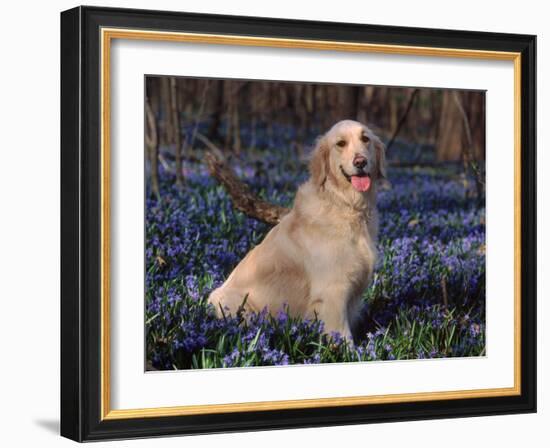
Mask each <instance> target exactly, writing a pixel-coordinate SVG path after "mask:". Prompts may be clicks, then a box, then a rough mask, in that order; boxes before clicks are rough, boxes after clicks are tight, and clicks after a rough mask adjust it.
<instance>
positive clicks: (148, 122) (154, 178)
mask: <svg viewBox="0 0 550 448" xmlns="http://www.w3.org/2000/svg"><path fill="white" fill-rule="evenodd" d="M145 147H146V150H147V154H148V156H149V163H150V164H151V188H152V190H153V193H154V194H155V195H156V196H157V199H160V188H159V175H158V169H159V168H158V160H159V138H158V126H157V119H156V118H155V114H154V113H153V109H152V108H151V105H150V103H149V98H146V99H145Z"/></svg>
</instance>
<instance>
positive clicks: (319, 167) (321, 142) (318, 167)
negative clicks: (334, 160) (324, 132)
mask: <svg viewBox="0 0 550 448" xmlns="http://www.w3.org/2000/svg"><path fill="white" fill-rule="evenodd" d="M328 164H329V146H328V142H327V139H326V137H324V136H323V137H320V138H319V139H318V140H317V145H316V146H315V149H314V150H313V152H312V154H311V159H310V161H309V172H310V174H311V180H312V182H313V183H314V184H315V186H317V187H319V188H320V187H322V186H323V185H324V184H325V182H326V180H327V176H328V170H329V166H328Z"/></svg>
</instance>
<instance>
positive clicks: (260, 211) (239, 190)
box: [197, 133, 290, 225]
mask: <svg viewBox="0 0 550 448" xmlns="http://www.w3.org/2000/svg"><path fill="white" fill-rule="evenodd" d="M197 139H199V140H200V141H202V142H203V143H204V144H205V145H206V146H207V147H208V151H207V152H206V154H205V160H206V166H207V167H208V171H209V172H210V175H211V176H212V177H213V178H214V179H216V180H217V181H218V182H219V183H220V184H222V185H223V186H224V188H225V190H226V191H227V193H228V194H229V197H230V198H231V201H232V202H233V206H234V207H235V208H236V209H237V210H240V211H241V212H243V213H244V214H245V215H247V216H250V217H251V218H254V219H256V220H258V221H261V222H265V223H267V224H270V225H276V224H278V223H279V221H280V220H281V218H282V217H283V216H284V215H286V214H287V213H288V212H289V211H290V209H288V208H286V207H281V206H280V205H275V204H272V203H270V202H267V201H264V200H263V199H260V198H259V197H258V196H257V195H256V194H254V193H253V192H252V190H250V187H249V186H248V185H246V184H245V183H244V182H243V181H242V180H241V179H239V178H238V177H237V175H236V174H235V172H234V171H233V170H232V169H231V167H230V166H229V165H228V164H227V162H226V161H225V158H224V157H223V153H222V151H221V150H220V149H219V148H217V147H216V146H215V145H214V144H213V143H212V142H211V141H210V140H208V139H207V138H206V137H205V136H204V135H202V134H199V133H197Z"/></svg>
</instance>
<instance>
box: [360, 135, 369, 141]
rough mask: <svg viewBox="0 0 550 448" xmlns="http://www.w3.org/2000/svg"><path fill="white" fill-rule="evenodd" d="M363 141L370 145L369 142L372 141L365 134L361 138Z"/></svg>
mask: <svg viewBox="0 0 550 448" xmlns="http://www.w3.org/2000/svg"><path fill="white" fill-rule="evenodd" d="M361 141H363V142H365V143H368V142H369V141H370V139H369V138H368V137H367V136H366V135H365V134H363V135H362V136H361Z"/></svg>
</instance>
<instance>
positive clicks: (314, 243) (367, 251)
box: [208, 120, 386, 343]
mask: <svg viewBox="0 0 550 448" xmlns="http://www.w3.org/2000/svg"><path fill="white" fill-rule="evenodd" d="M309 171H310V178H309V180H308V181H307V182H306V183H304V184H303V185H301V186H300V187H299V189H298V191H297V193H296V197H295V200H294V205H293V207H292V209H291V211H290V212H289V213H288V214H287V215H285V216H284V217H283V218H282V219H281V221H280V222H279V223H278V224H277V225H276V226H275V227H273V228H272V229H271V230H270V231H269V233H268V234H267V235H266V236H265V238H264V240H263V241H262V242H261V243H260V244H259V245H257V246H256V247H254V248H253V249H252V250H250V252H248V254H247V255H246V256H245V257H244V258H243V259H242V261H241V262H240V263H239V264H238V265H237V267H236V268H235V269H234V270H233V272H232V273H231V274H230V275H229V277H228V278H227V280H226V281H225V283H223V285H222V286H220V287H219V288H218V289H216V290H214V291H213V292H212V293H211V294H210V296H209V298H208V300H209V302H210V303H211V304H213V305H214V307H215V309H216V312H217V314H218V316H220V317H221V316H222V315H228V314H235V313H237V311H238V310H239V309H240V307H241V306H243V308H244V310H246V311H249V312H250V311H251V312H259V311H262V310H263V309H264V308H267V310H268V312H269V313H271V314H272V315H274V314H275V313H277V312H278V311H280V310H281V309H283V308H285V307H286V309H287V310H288V312H289V314H290V315H292V316H300V317H302V318H308V319H313V318H315V317H317V318H318V319H320V320H322V321H323V323H324V327H323V328H324V332H325V333H327V334H331V333H332V332H337V333H339V334H340V335H341V336H342V337H344V338H346V339H347V340H348V341H350V342H351V343H353V338H352V328H353V326H354V325H355V323H356V322H357V320H358V318H359V315H360V304H361V296H362V294H363V292H364V291H365V289H366V288H367V286H368V285H369V284H370V282H371V280H372V274H373V269H374V265H375V262H376V257H377V252H376V241H377V234H378V213H377V210H376V190H377V187H379V184H380V182H381V180H382V179H384V178H385V177H386V157H385V146H384V144H383V143H382V141H381V140H380V139H379V138H378V137H377V136H376V135H375V134H374V133H373V132H372V130H371V129H369V128H368V127H367V126H366V125H364V124H361V123H359V122H356V121H352V120H343V121H340V122H338V123H336V124H335V125H334V126H333V127H332V128H331V129H330V130H329V131H328V132H327V133H326V134H324V135H323V136H321V137H320V138H319V139H318V140H317V144H316V146H315V149H314V150H313V152H312V157H311V159H310V162H309Z"/></svg>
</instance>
